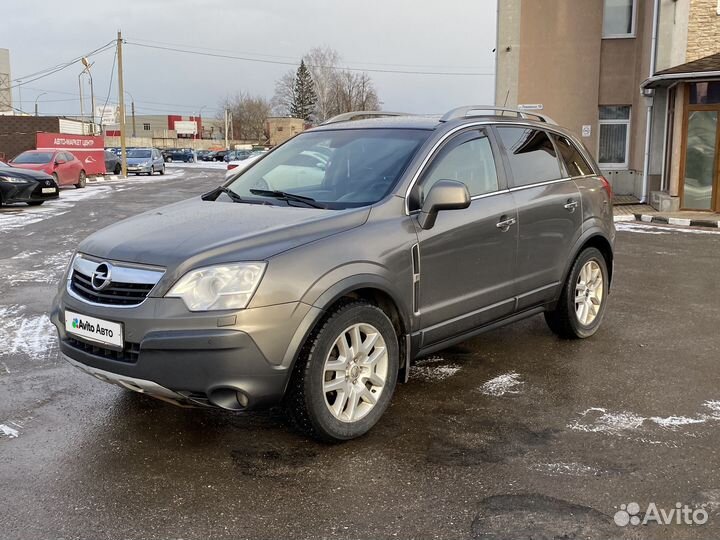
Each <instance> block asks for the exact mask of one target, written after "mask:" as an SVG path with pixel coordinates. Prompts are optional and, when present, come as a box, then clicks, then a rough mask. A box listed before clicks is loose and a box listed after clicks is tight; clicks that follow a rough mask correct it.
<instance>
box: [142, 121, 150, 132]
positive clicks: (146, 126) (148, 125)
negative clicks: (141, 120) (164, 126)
mask: <svg viewBox="0 0 720 540" xmlns="http://www.w3.org/2000/svg"><path fill="white" fill-rule="evenodd" d="M143 130H145V131H150V124H148V123H145V124H143Z"/></svg>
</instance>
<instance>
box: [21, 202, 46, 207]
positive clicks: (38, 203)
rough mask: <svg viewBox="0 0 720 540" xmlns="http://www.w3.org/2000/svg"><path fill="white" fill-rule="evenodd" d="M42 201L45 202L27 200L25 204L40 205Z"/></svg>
mask: <svg viewBox="0 0 720 540" xmlns="http://www.w3.org/2000/svg"><path fill="white" fill-rule="evenodd" d="M44 202H45V201H29V202H27V203H25V204H27V205H28V206H40V205H41V204H42V203H44Z"/></svg>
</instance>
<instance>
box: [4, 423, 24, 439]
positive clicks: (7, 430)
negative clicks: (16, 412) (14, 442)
mask: <svg viewBox="0 0 720 540" xmlns="http://www.w3.org/2000/svg"><path fill="white" fill-rule="evenodd" d="M0 435H5V436H6V437H7V438H8V439H17V438H18V437H19V436H20V432H19V431H18V430H17V429H14V428H11V427H10V426H6V425H5V424H0Z"/></svg>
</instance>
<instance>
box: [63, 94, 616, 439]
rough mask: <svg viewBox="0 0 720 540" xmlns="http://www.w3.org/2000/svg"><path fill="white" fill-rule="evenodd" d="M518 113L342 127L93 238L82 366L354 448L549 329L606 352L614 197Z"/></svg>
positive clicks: (80, 254)
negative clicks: (448, 367) (510, 328)
mask: <svg viewBox="0 0 720 540" xmlns="http://www.w3.org/2000/svg"><path fill="white" fill-rule="evenodd" d="M507 113H508V110H507V109H503V110H502V112H499V110H498V109H496V108H495V107H487V106H469V107H461V108H459V109H454V110H452V111H449V112H448V113H447V114H445V115H444V116H443V117H442V118H439V117H412V116H399V117H397V118H376V119H364V120H357V121H343V120H346V119H347V116H345V115H342V116H341V117H340V118H336V119H331V120H330V121H328V122H326V124H324V125H322V126H320V127H317V128H315V129H311V130H308V131H305V132H303V133H300V134H299V135H297V136H296V137H294V138H293V139H290V140H289V141H287V142H286V143H284V144H282V145H280V146H278V147H277V148H275V149H273V150H272V151H271V152H269V153H268V154H266V155H265V156H263V157H262V158H259V159H257V160H255V161H254V162H253V163H251V164H250V165H249V166H248V167H247V168H245V169H244V170H243V171H242V172H241V173H239V174H238V175H236V176H234V177H232V178H231V179H230V180H229V181H228V182H227V183H226V184H224V185H223V186H221V187H218V188H217V189H215V190H213V191H211V192H210V193H207V194H205V195H204V196H201V197H194V198H192V199H189V200H187V201H185V202H181V203H176V204H173V205H170V206H166V207H165V208H162V209H159V210H155V211H152V212H147V213H145V214H141V215H139V216H136V217H133V218H130V219H127V220H124V221H121V222H119V223H116V224H114V225H111V226H110V227H108V228H106V229H104V230H102V231H98V232H96V233H94V234H93V235H91V236H90V237H89V238H87V239H86V240H84V241H83V242H82V243H81V244H80V245H79V247H78V250H77V255H76V256H75V257H74V259H73V261H72V262H71V264H70V267H69V269H68V272H67V274H66V282H65V285H64V287H63V288H62V289H61V290H60V291H59V293H58V296H57V297H56V299H55V302H54V306H53V309H52V314H51V319H52V321H53V323H54V324H55V325H56V327H57V329H58V332H59V336H60V349H61V351H62V353H63V354H64V355H65V357H66V358H67V359H68V360H69V362H70V363H72V364H73V365H75V366H76V367H78V368H80V369H82V370H84V371H85V372H88V373H90V374H92V375H94V376H96V377H98V378H99V379H100V380H103V381H105V382H112V383H116V384H118V385H120V386H122V387H124V388H127V389H130V390H136V391H139V392H144V393H146V394H149V395H152V396H156V397H159V398H162V399H165V400H168V401H174V402H176V403H178V404H188V403H189V404H195V405H199V406H215V407H222V408H225V409H230V410H234V411H238V410H249V409H252V408H257V407H263V406H268V405H275V404H279V403H281V404H283V406H284V407H285V409H286V411H287V414H288V415H289V416H290V417H291V418H292V419H293V421H294V423H295V425H296V426H297V427H299V428H300V429H302V430H303V431H305V432H307V433H309V434H311V435H312V436H314V437H317V438H319V439H322V440H326V441H327V440H329V441H337V440H346V439H352V438H354V437H358V436H360V435H362V434H364V433H365V432H367V431H368V430H369V429H370V428H371V427H372V426H373V425H374V424H375V423H376V422H377V421H378V420H379V419H380V417H381V416H382V415H383V413H384V412H385V410H386V409H387V408H388V406H389V404H390V400H391V398H392V395H393V392H394V390H395V385H396V383H397V382H398V381H400V382H405V381H407V380H408V373H409V370H410V369H411V366H412V362H413V360H414V359H415V358H416V357H417V356H419V355H425V354H430V353H433V352H435V351H438V350H441V349H444V348H446V347H449V346H451V345H453V344H456V343H459V342H461V341H463V340H466V339H468V338H470V337H473V336H476V335H477V334H480V333H481V332H484V331H486V330H489V329H492V328H497V327H499V326H502V325H505V324H509V323H511V322H514V321H518V320H520V319H524V318H526V317H530V316H533V315H539V314H544V317H545V320H546V321H547V324H548V326H549V328H550V329H551V330H552V331H553V332H555V333H556V334H558V335H560V336H562V337H563V338H587V337H590V336H592V335H593V334H594V333H595V332H597V330H598V329H599V328H600V325H601V323H602V320H603V316H604V314H605V310H606V307H607V298H608V293H609V291H610V281H611V278H612V270H613V245H614V241H615V228H614V225H613V215H612V193H611V190H610V186H609V184H608V182H607V181H606V180H605V179H604V178H603V177H602V176H601V173H600V170H599V169H598V167H597V165H596V164H595V163H594V161H593V160H592V158H591V157H590V155H589V153H588V152H587V150H586V149H585V148H584V147H583V145H582V144H581V143H580V141H579V140H578V139H577V138H576V137H575V136H573V135H572V134H571V133H570V132H568V131H566V130H564V129H562V128H560V127H558V126H557V125H555V124H553V123H551V122H550V121H547V120H546V119H544V118H543V117H541V116H538V115H534V114H530V113H528V112H523V111H513V113H514V114H515V115H516V116H517V117H510V116H507ZM363 114H367V113H363ZM385 115H386V116H388V114H387V113H385ZM321 149H322V150H321ZM300 156H303V157H302V158H300V163H299V164H298V158H299V157H300ZM308 156H309V157H312V158H313V159H316V160H319V161H318V163H320V162H322V163H323V165H324V168H323V167H317V166H315V164H314V163H306V161H307V160H306V157H308ZM320 156H323V158H327V159H326V161H323V160H322V159H321V158H320ZM311 171H312V172H311ZM301 172H302V173H303V174H301ZM514 339H516V340H517V339H523V338H522V336H520V335H518V336H516V337H515V338H514ZM558 347H559V348H560V349H562V348H563V345H562V344H559V345H558ZM570 350H572V351H573V352H574V353H576V352H577V351H578V346H573V347H572V349H569V348H568V352H569V351H570ZM559 354H562V353H559ZM563 384H564V383H563V381H559V382H558V391H562V388H561V387H562V385H563Z"/></svg>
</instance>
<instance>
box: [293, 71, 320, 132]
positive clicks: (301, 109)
mask: <svg viewBox="0 0 720 540" xmlns="http://www.w3.org/2000/svg"><path fill="white" fill-rule="evenodd" d="M315 103H317V94H316V93H315V84H314V83H313V80H312V77H311V76H310V71H309V70H308V68H307V66H305V61H304V60H301V61H300V67H299V68H298V70H297V73H296V74H295V86H294V88H293V97H292V103H290V115H291V116H293V117H295V118H302V119H303V120H306V121H308V122H309V121H310V119H311V117H312V115H313V113H314V112H315Z"/></svg>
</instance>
